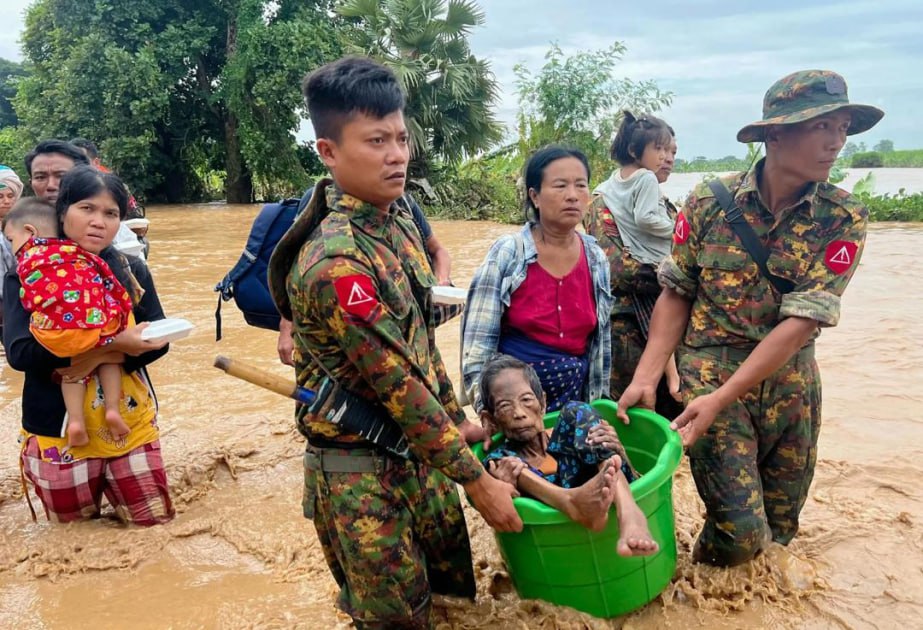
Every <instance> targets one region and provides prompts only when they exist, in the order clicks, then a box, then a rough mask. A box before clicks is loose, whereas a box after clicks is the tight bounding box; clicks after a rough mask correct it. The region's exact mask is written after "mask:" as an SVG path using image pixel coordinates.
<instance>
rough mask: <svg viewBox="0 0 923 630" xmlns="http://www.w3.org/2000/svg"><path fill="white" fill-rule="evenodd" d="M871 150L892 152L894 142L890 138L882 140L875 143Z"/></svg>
mask: <svg viewBox="0 0 923 630" xmlns="http://www.w3.org/2000/svg"><path fill="white" fill-rule="evenodd" d="M872 151H876V152H878V153H894V142H893V141H891V140H882V141H881V142H879V143H878V144H876V145H875V147H874V148H873V149H872Z"/></svg>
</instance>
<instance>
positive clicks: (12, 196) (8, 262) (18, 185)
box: [0, 164, 23, 337]
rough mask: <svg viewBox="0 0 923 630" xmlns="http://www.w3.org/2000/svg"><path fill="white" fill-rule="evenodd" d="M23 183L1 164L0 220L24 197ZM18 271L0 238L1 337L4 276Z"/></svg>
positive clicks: (0, 329) (10, 250)
mask: <svg viewBox="0 0 923 630" xmlns="http://www.w3.org/2000/svg"><path fill="white" fill-rule="evenodd" d="M22 188H23V186H22V181H20V179H19V176H18V175H16V172H15V171H14V170H13V169H11V168H10V167H9V166H4V165H2V164H0V220H2V219H3V217H5V216H6V214H7V212H9V211H10V208H12V207H13V204H15V203H16V202H17V201H19V197H21V196H22ZM15 271H16V257H15V256H13V250H12V248H11V247H10V243H9V241H8V240H6V239H5V238H0V337H2V335H3V276H5V275H6V274H7V273H11V272H15Z"/></svg>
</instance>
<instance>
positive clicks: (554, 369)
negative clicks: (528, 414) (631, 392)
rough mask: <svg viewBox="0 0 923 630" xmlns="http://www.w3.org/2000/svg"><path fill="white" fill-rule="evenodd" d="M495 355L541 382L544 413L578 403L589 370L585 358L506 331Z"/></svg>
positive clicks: (514, 332)
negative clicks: (506, 358) (529, 370)
mask: <svg viewBox="0 0 923 630" xmlns="http://www.w3.org/2000/svg"><path fill="white" fill-rule="evenodd" d="M497 351H498V352H501V353H503V354H508V355H510V356H512V357H516V358H517V359H519V360H520V361H525V362H526V363H528V364H529V365H531V366H532V369H534V370H535V373H536V374H538V378H539V380H540V381H541V382H542V391H543V392H545V396H546V398H547V399H546V401H545V403H546V405H547V411H548V412H552V411H557V410H558V409H560V408H561V407H563V406H564V403H567V402H570V401H572V400H580V394H581V393H582V392H583V390H584V388H585V385H586V378H587V368H588V367H589V365H588V364H587V360H586V357H579V356H574V355H572V354H567V353H566V352H561V351H560V350H555V349H554V348H549V347H548V346H546V345H544V344H541V343H539V342H537V341H535V340H533V339H529V338H528V337H526V336H525V335H522V334H520V333H517V332H516V331H510V332H508V333H505V334H504V335H503V336H502V337H500V346H499V347H498V348H497Z"/></svg>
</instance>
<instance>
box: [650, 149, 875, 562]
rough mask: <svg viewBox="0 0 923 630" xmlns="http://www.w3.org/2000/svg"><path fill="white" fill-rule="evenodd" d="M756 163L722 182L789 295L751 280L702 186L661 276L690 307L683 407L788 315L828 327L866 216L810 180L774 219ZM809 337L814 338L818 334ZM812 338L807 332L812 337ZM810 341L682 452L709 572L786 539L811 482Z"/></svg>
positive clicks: (816, 422) (816, 421)
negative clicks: (699, 505)
mask: <svg viewBox="0 0 923 630" xmlns="http://www.w3.org/2000/svg"><path fill="white" fill-rule="evenodd" d="M762 167H763V161H760V162H758V163H757V164H756V165H755V166H754V168H753V169H751V170H750V171H749V172H747V173H741V174H737V175H732V176H728V177H725V178H723V179H722V181H723V183H724V184H725V185H726V186H727V187H728V189H729V190H730V191H732V193H734V192H736V194H735V199H736V201H737V204H738V206H739V207H740V209H741V210H742V211H743V214H744V216H745V217H746V219H747V221H748V222H749V223H750V225H751V226H752V227H753V229H754V231H755V232H756V233H757V235H758V236H759V237H760V239H761V240H762V242H763V243H764V244H765V246H766V248H767V250H768V251H769V253H770V256H769V260H768V262H767V266H768V268H769V270H770V271H771V272H772V273H773V274H774V275H777V276H781V277H783V278H787V279H790V280H792V281H793V282H794V284H795V288H794V290H793V291H792V292H790V293H787V294H785V295H780V294H779V293H778V292H777V291H775V290H774V288H773V287H772V285H771V284H770V282H769V281H768V280H767V279H766V278H765V277H764V276H763V275H762V274H761V273H760V271H759V269H758V268H757V265H756V263H755V262H754V261H753V259H752V258H751V257H750V255H749V254H748V253H747V251H746V250H745V249H744V248H743V246H742V245H741V243H740V241H739V240H738V238H737V236H736V234H735V233H734V231H733V230H732V228H731V227H730V225H729V224H728V223H727V222H726V221H725V220H724V217H723V212H722V210H721V207H720V204H718V202H717V201H716V200H715V198H714V196H713V193H712V192H711V190H710V189H709V188H708V187H707V186H706V185H705V184H701V185H699V186H698V187H697V188H696V189H695V190H694V191H693V193H692V195H691V196H690V198H689V201H688V202H687V204H686V206H685V208H684V211H683V213H682V214H681V215H680V217H679V218H678V219H677V222H676V233H675V235H674V245H673V254H672V256H671V257H670V258H668V259H667V260H666V261H665V262H664V264H663V265H662V266H661V268H660V274H659V277H660V281H661V283H662V284H663V285H664V286H667V287H670V288H672V289H674V290H675V291H677V292H678V293H679V294H680V295H682V296H683V297H685V298H686V299H689V300H691V301H692V307H691V313H690V319H689V323H688V325H687V328H686V332H685V337H684V341H683V343H684V345H685V348H684V351H683V354H682V357H681V359H680V365H679V369H680V375H681V377H682V383H683V390H684V397H685V401H686V403H687V404H688V403H689V402H690V401H691V400H692V399H693V398H696V397H698V396H702V395H704V394H707V393H710V392H713V391H715V390H716V389H717V388H718V387H720V386H721V385H722V384H723V383H725V382H726V381H727V379H728V378H729V377H730V376H731V375H732V374H733V373H734V372H735V371H736V370H737V368H738V367H739V366H740V364H741V363H742V362H743V361H744V360H745V359H746V358H747V356H748V355H749V353H750V351H751V350H752V349H753V347H754V346H756V344H757V343H759V342H760V341H761V340H762V339H763V338H765V337H766V335H768V334H769V332H770V331H771V330H772V329H773V328H774V327H775V326H776V325H777V324H778V323H779V322H780V321H781V320H783V319H784V318H786V317H804V318H808V319H812V320H815V321H816V322H818V324H819V325H820V326H822V327H823V326H835V325H836V324H837V321H838V319H839V312H840V296H841V295H842V294H843V291H844V290H845V289H846V285H847V284H848V283H849V280H850V279H851V278H852V275H853V273H854V272H855V270H856V267H857V264H858V260H859V257H860V256H861V254H862V249H863V245H864V243H865V234H866V227H867V223H868V212H867V210H866V209H865V208H864V207H863V206H862V205H861V204H859V203H858V201H857V200H856V199H855V198H853V197H851V196H850V195H849V194H848V193H847V192H845V191H843V190H841V189H839V188H837V187H836V186H833V185H832V184H828V183H821V184H811V185H810V186H809V187H808V188H807V189H806V191H805V192H804V194H803V196H802V197H801V198H800V199H799V201H798V202H797V203H795V204H794V205H792V206H789V207H788V208H785V209H784V210H782V211H780V212H779V213H778V214H777V215H775V216H774V215H773V214H772V213H771V212H770V211H769V210H768V209H767V207H766V206H765V205H764V203H763V202H762V200H761V198H760V193H759V190H758V188H757V180H758V175H759V172H760V169H762ZM817 334H819V331H818V333H817ZM815 336H816V334H815ZM820 404H821V388H820V375H819V373H818V371H817V364H816V363H815V362H814V343H813V339H812V341H811V342H810V343H809V344H807V345H806V346H805V347H804V348H803V349H802V350H801V351H799V352H798V353H796V354H795V355H794V356H793V357H792V358H791V359H790V360H789V361H788V362H787V363H786V364H785V365H784V366H783V367H781V368H780V369H779V370H778V371H777V372H775V373H774V374H773V375H772V376H771V377H769V378H767V379H766V380H765V381H763V382H762V383H761V384H760V385H758V386H756V387H754V388H753V389H752V390H751V391H749V392H748V393H747V394H746V395H745V396H743V397H742V398H741V399H740V400H738V401H736V402H734V403H733V404H731V405H730V406H729V407H727V408H726V409H724V410H723V411H722V412H721V413H720V414H719V415H718V417H717V419H716V420H715V422H714V424H712V426H711V427H710V429H709V430H708V433H707V434H706V435H705V436H703V437H702V438H701V439H699V440H698V441H697V442H696V443H695V444H694V445H693V446H692V447H691V448H690V449H689V458H690V463H691V468H692V473H693V476H694V478H695V482H696V487H697V488H698V491H699V495H700V496H701V497H702V499H703V501H704V502H705V506H706V510H707V516H706V522H705V527H704V529H703V531H702V533H701V535H700V537H699V540H698V542H697V548H696V557H697V558H698V559H700V560H704V561H707V562H711V563H713V564H719V565H732V564H738V563H740V562H744V561H746V560H748V559H749V558H751V557H752V556H753V555H754V554H755V553H756V552H757V551H759V549H760V548H761V547H762V546H763V544H764V542H765V541H766V540H767V539H769V538H772V539H773V540H775V541H777V542H780V543H783V544H787V543H788V542H789V541H790V540H791V539H792V538H793V537H794V535H795V533H796V532H797V531H798V515H799V513H800V511H801V508H802V506H803V505H804V502H805V499H806V497H807V491H808V488H809V486H810V485H811V480H812V478H813V475H814V463H815V459H816V456H817V436H818V432H819V430H820Z"/></svg>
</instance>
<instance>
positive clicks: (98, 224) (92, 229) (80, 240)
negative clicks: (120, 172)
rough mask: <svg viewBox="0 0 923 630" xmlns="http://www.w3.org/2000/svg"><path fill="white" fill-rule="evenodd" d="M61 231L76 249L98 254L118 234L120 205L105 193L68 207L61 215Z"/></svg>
mask: <svg viewBox="0 0 923 630" xmlns="http://www.w3.org/2000/svg"><path fill="white" fill-rule="evenodd" d="M63 230H64V235H65V236H66V237H67V238H69V239H71V240H72V241H74V242H75V243H77V245H79V246H80V247H82V248H83V249H85V250H87V251H88V252H90V253H92V254H99V252H101V251H102V250H104V249H105V248H106V247H108V246H109V245H110V244H111V243H112V239H114V238H115V234H116V232H118V231H119V204H118V203H116V201H115V199H114V198H113V196H112V195H110V194H109V193H108V192H106V191H103V192H101V193H99V194H97V195H95V196H93V197H88V198H86V199H82V200H81V201H78V202H77V203H74V204H71V205H70V206H68V208H67V211H66V212H65V213H64V221H63Z"/></svg>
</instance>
